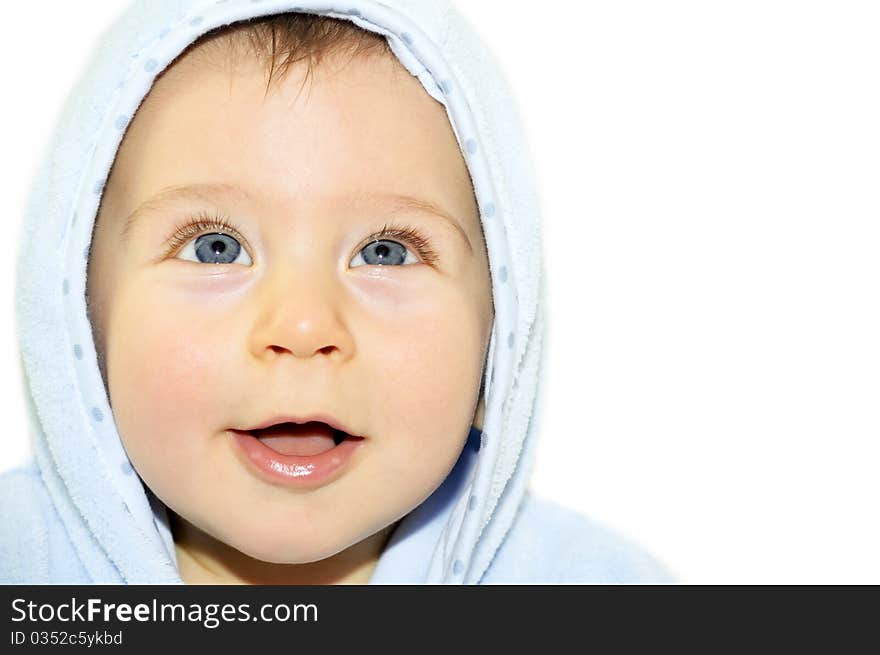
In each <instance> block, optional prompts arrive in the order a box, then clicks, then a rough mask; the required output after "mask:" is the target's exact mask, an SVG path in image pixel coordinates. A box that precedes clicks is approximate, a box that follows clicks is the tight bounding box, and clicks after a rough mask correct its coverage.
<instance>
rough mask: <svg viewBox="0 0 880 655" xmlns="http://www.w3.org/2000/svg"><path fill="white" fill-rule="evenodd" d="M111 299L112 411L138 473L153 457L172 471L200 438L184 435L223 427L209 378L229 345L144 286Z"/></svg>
mask: <svg viewBox="0 0 880 655" xmlns="http://www.w3.org/2000/svg"><path fill="white" fill-rule="evenodd" d="M117 300H118V302H117V303H116V306H115V307H114V313H113V315H112V317H111V322H110V326H109V331H108V334H107V368H108V385H109V387H110V388H109V395H110V402H111V406H112V408H113V414H114V418H115V419H116V422H117V426H118V428H119V432H120V435H121V437H122V439H123V442H124V444H125V447H126V450H127V451H128V453H129V455H130V456H131V458H132V460H133V461H134V462H135V464H136V468H138V470H139V471H140V472H144V471H145V470H148V467H149V466H150V464H151V463H155V464H157V466H156V473H157V474H158V473H161V474H163V475H168V474H171V475H176V474H178V473H181V472H182V470H181V471H178V467H181V468H182V467H183V465H184V461H185V460H186V455H187V454H189V455H194V454H197V453H196V451H197V450H198V449H200V448H203V447H204V445H205V444H204V440H200V439H193V438H189V439H188V438H186V437H187V436H188V435H192V434H195V433H197V432H201V433H204V432H205V430H206V427H208V426H210V427H216V429H217V430H218V431H220V430H222V429H224V428H225V427H228V426H227V425H224V424H223V419H224V418H226V417H225V416H224V415H223V414H220V413H219V409H220V408H219V407H218V405H219V402H218V400H217V398H218V395H217V393H216V391H217V385H216V382H215V380H216V374H217V369H218V357H222V354H223V353H224V352H228V347H226V348H224V347H223V344H222V343H220V341H221V337H222V335H219V334H212V332H211V331H210V329H207V328H206V326H204V325H201V324H200V322H199V321H197V320H196V318H195V312H193V311H187V310H186V309H185V308H183V307H169V306H168V303H167V301H162V300H160V299H158V298H151V297H150V296H149V294H148V293H138V292H134V293H128V294H126V295H125V296H123V297H121V298H118V299H117ZM159 307H162V308H163V309H157V308H159ZM159 462H161V466H159V465H158V464H159ZM145 467H147V468H146V469H145Z"/></svg>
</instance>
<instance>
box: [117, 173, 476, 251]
mask: <svg viewBox="0 0 880 655" xmlns="http://www.w3.org/2000/svg"><path fill="white" fill-rule="evenodd" d="M230 196H238V197H248V194H247V193H246V192H245V191H244V190H243V189H242V188H240V187H238V186H236V185H234V184H223V183H220V184H186V185H181V186H173V187H168V188H166V189H163V190H162V191H160V192H159V193H157V194H156V195H154V196H153V197H152V198H149V199H148V200H146V201H144V202H143V203H141V204H140V205H138V207H137V208H136V209H135V210H134V211H132V212H131V213H130V214H129V215H128V216H127V217H126V218H125V222H124V224H123V226H122V239H123V240H127V239H128V238H129V234H130V232H131V229H132V227H133V226H134V224H135V223H136V222H137V221H138V219H139V218H140V217H141V216H142V215H143V214H147V213H149V212H152V211H159V210H162V209H165V208H166V207H168V206H170V205H174V204H175V203H178V202H182V201H185V200H192V199H193V198H195V199H198V200H204V201H206V202H214V201H216V199H217V198H218V197H230ZM356 197H358V198H361V199H363V200H364V201H366V202H368V203H369V204H371V205H373V206H377V207H378V206H382V205H385V206H388V207H391V208H393V209H397V210H399V211H409V212H416V213H419V214H422V215H424V216H429V217H432V218H438V219H442V220H443V221H445V222H447V223H449V225H450V226H452V227H453V228H454V229H455V230H456V232H457V233H458V234H459V236H461V238H462V239H464V242H465V244H466V245H467V247H468V249H469V250H470V251H471V252H473V251H474V247H473V244H472V243H471V240H470V239H469V238H468V235H467V233H466V232H465V231H464V228H463V227H462V226H461V224H460V223H459V222H458V221H457V220H456V219H455V217H454V216H453V215H452V214H450V213H449V212H447V211H445V210H444V209H443V208H441V207H439V206H438V205H436V204H435V203H433V202H431V201H430V200H426V199H422V198H416V197H414V196H410V195H406V194H399V193H378V192H362V193H358V194H357V195H356Z"/></svg>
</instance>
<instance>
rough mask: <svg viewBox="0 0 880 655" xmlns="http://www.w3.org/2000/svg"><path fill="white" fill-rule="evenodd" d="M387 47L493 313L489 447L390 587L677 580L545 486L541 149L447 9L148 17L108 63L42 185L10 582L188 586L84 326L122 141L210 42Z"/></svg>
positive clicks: (3, 545)
mask: <svg viewBox="0 0 880 655" xmlns="http://www.w3.org/2000/svg"><path fill="white" fill-rule="evenodd" d="M289 11H293V12H307V13H315V14H324V15H328V16H332V17H335V18H340V19H344V20H349V21H352V22H353V23H355V24H357V25H359V26H360V27H362V28H364V29H366V30H371V31H373V32H377V33H379V34H382V35H384V36H385V37H386V38H387V40H388V42H389V45H390V47H391V49H392V51H393V53H394V54H395V55H396V56H397V57H398V58H399V60H400V61H401V63H402V64H403V65H404V66H405V67H406V69H407V70H408V71H409V72H410V73H412V75H414V76H416V77H417V78H418V80H419V81H420V82H421V84H422V86H423V87H424V89H425V91H426V92H427V93H428V94H430V95H431V96H432V97H433V98H434V99H435V100H437V101H438V102H440V103H442V104H443V105H444V106H445V108H446V113H447V115H448V117H449V120H450V123H451V125H452V128H453V131H454V133H455V135H456V137H457V139H458V143H459V145H460V148H461V152H462V155H463V156H464V158H465V161H466V163H467V166H468V170H469V172H470V175H471V180H472V182H473V186H474V190H475V194H476V198H477V200H478V205H479V209H480V214H481V221H482V226H483V231H484V234H485V239H486V243H487V247H488V252H489V260H490V268H491V277H492V291H493V297H494V303H495V323H494V326H493V331H492V336H491V342H490V349H489V356H488V361H487V365H486V367H485V370H484V371H483V376H484V377H483V384H484V386H485V398H486V411H485V419H484V424H483V431H482V432H480V431H479V430H476V429H472V431H471V434H470V439H469V441H468V443H467V445H466V447H465V448H464V450H463V451H462V453H461V456H460V458H459V460H458V463H457V464H456V466H455V468H454V469H453V471H452V472H451V473H450V475H449V476H448V478H447V479H446V480H445V482H444V483H443V484H442V485H441V486H440V487H439V488H438V489H437V490H436V491H435V493H434V494H433V495H431V496H430V497H429V498H428V499H427V500H425V501H424V502H423V503H422V504H421V505H420V506H418V507H417V508H415V509H414V510H413V511H412V512H411V513H410V514H408V515H407V516H406V517H405V518H404V520H403V521H402V523H401V524H400V525H399V526H398V528H397V529H396V530H395V532H394V533H393V535H392V537H391V539H390V541H389V543H388V544H387V546H386V548H385V550H384V552H383V554H382V556H381V558H380V560H379V563H378V566H377V568H376V569H375V572H374V574H373V577H372V579H371V581H370V582H371V583H372V584H383V583H442V584H451V583H465V584H475V583H513V582H522V583H567V582H660V581H670V580H672V578H671V576H670V575H669V574H668V572H667V571H666V570H665V569H664V568H663V567H662V566H661V565H660V564H658V563H657V561H656V560H654V559H653V558H652V557H650V556H649V555H647V554H645V553H644V552H643V551H642V550H640V549H639V548H638V547H636V546H635V545H633V544H632V543H630V542H628V541H626V540H624V539H622V538H620V537H618V536H616V535H615V534H614V533H613V532H611V531H609V530H607V529H605V528H603V527H602V526H601V525H599V524H597V523H594V522H592V521H590V520H588V519H587V518H585V517H582V516H580V515H578V514H576V513H574V512H573V511H570V510H568V509H565V508H563V507H562V506H560V505H557V504H555V503H553V502H550V501H548V500H545V499H540V498H537V497H535V495H534V494H533V493H532V492H530V491H529V490H528V488H527V484H528V480H529V473H530V469H531V466H532V461H533V457H534V451H535V443H536V439H537V437H538V433H539V430H540V415H541V398H542V396H541V386H540V385H541V381H542V380H543V378H544V373H545V371H544V362H545V357H544V355H543V348H544V333H545V306H544V297H545V294H544V286H545V282H544V275H543V264H542V251H541V229H540V212H539V206H538V199H537V196H536V192H535V176H534V175H533V172H532V169H531V167H530V162H529V161H528V159H527V157H526V156H525V153H527V152H528V147H527V144H526V141H525V137H524V133H523V130H522V127H521V124H520V120H519V117H518V116H517V113H516V109H515V106H514V104H513V102H512V101H511V94H510V92H509V90H508V88H507V86H506V82H505V80H504V78H503V76H502V74H501V72H500V70H499V68H498V66H497V65H496V64H495V62H494V61H493V59H492V58H491V56H490V54H489V52H488V51H487V49H486V48H485V46H484V45H483V44H482V43H481V42H480V40H479V38H478V37H477V36H476V34H475V32H474V31H473V29H472V28H471V27H470V26H469V25H468V24H467V23H466V22H465V20H464V19H463V18H462V17H461V16H460V15H459V14H458V13H457V12H456V11H455V10H454V8H453V6H452V5H450V4H449V3H448V2H447V0H382V1H374V0H337V1H335V2H326V1H308V0H297V1H296V2H291V1H290V0H262V1H260V0H219V1H217V0H212V1H210V2H205V1H204V0H202V1H196V0H190V1H186V0H144V1H140V2H135V3H134V4H132V6H131V7H130V9H129V10H128V11H127V13H125V14H124V15H123V16H122V18H121V19H120V20H119V21H118V22H117V24H115V25H114V26H113V27H112V29H110V30H109V31H108V32H107V33H106V35H105V37H104V39H103V41H102V43H101V44H100V47H99V48H98V49H97V50H96V52H95V54H94V57H93V60H92V62H91V65H90V67H89V69H88V71H87V73H86V75H85V77H84V78H83V79H82V81H81V83H80V84H79V85H78V86H77V88H76V89H75V90H74V92H73V93H72V95H71V97H70V99H69V102H68V104H67V106H66V109H65V111H64V113H63V116H62V119H61V121H60V124H59V126H58V128H57V130H56V132H55V133H54V135H53V139H52V142H51V144H50V147H49V150H48V152H47V156H46V159H45V162H44V163H43V165H42V167H41V168H40V169H39V171H38V174H37V179H36V184H35V187H34V189H33V192H32V195H31V198H30V202H29V205H28V209H27V215H26V219H25V224H24V230H23V232H22V238H23V241H22V244H21V245H20V249H19V253H18V267H17V287H16V321H17V323H16V328H17V335H18V340H19V344H20V351H21V363H22V367H21V373H22V375H23V376H24V383H25V384H24V388H25V390H26V394H27V398H26V403H27V407H28V415H29V421H30V439H31V444H32V451H33V459H32V461H31V462H30V463H29V464H28V465H26V466H24V467H22V468H20V469H17V470H14V471H11V472H8V473H6V474H5V475H3V476H2V477H0V510H2V512H0V516H2V526H0V581H2V582H12V583H47V582H48V583H78V582H95V583H182V580H181V577H180V575H179V573H178V568H177V562H176V559H175V550H174V543H173V538H172V535H171V533H170V530H169V527H168V515H167V511H166V508H165V507H164V505H163V504H162V503H161V502H160V501H158V500H157V498H156V497H155V496H154V495H153V494H152V492H151V491H150V490H149V489H148V488H145V486H144V484H143V482H142V481H141V480H140V478H139V477H138V475H136V473H135V472H134V470H133V469H132V466H131V463H130V462H129V459H128V457H127V456H126V452H125V450H124V448H123V447H122V442H121V440H120V438H119V434H118V431H117V427H116V424H115V422H114V417H113V413H112V411H111V408H110V405H109V402H108V395H107V391H106V389H105V387H104V385H103V381H102V378H101V375H100V371H99V367H98V363H97V357H96V352H95V346H94V341H93V337H92V331H91V325H90V323H89V320H88V316H87V313H86V299H85V289H86V273H87V267H86V264H87V260H88V256H89V247H90V241H91V234H92V228H93V224H94V221H95V217H96V213H97V210H98V207H99V203H100V200H101V195H102V191H103V189H104V185H105V181H106V179H107V177H108V174H109V171H110V168H111V166H112V164H113V161H114V158H115V155H116V150H117V148H118V146H119V144H120V141H121V139H122V136H123V133H124V131H125V129H126V127H127V125H128V123H129V121H130V120H131V119H132V117H133V116H134V114H135V112H136V110H137V108H138V106H139V104H140V103H141V101H142V99H143V98H144V96H145V95H146V94H147V93H148V92H149V90H150V88H151V85H152V83H153V81H154V79H155V78H156V76H157V75H158V74H159V73H160V72H161V71H162V70H163V69H164V68H165V67H166V66H167V65H168V64H169V63H171V62H172V61H173V60H174V59H175V58H176V57H177V56H178V55H179V54H180V53H181V52H182V51H183V50H184V49H185V48H186V47H187V46H188V45H189V44H190V43H192V42H193V41H194V40H195V39H197V38H198V37H199V36H201V35H202V34H204V33H205V32H207V31H209V30H211V29H213V28H215V27H219V26H224V25H228V24H230V23H233V22H236V21H240V20H243V19H247V18H251V17H255V16H261V15H268V14H276V13H282V12H289Z"/></svg>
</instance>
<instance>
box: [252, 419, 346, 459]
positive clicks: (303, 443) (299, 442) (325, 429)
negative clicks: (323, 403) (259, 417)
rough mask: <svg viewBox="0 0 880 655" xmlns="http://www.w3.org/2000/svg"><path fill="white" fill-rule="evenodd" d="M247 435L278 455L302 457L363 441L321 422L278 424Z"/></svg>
mask: <svg viewBox="0 0 880 655" xmlns="http://www.w3.org/2000/svg"><path fill="white" fill-rule="evenodd" d="M247 434H250V435H251V436H253V437H254V438H256V439H258V440H259V441H260V442H261V443H263V444H264V445H265V446H266V447H268V448H271V449H272V450H274V451H275V452H277V453H280V454H282V455H297V456H300V457H302V456H309V455H320V454H321V453H325V452H327V451H328V450H332V449H333V448H335V447H336V446H338V445H339V444H341V443H342V442H343V441H346V440H349V439H358V440H359V439H363V437H355V436H352V435H350V434H348V433H346V432H343V431H342V430H337V429H336V428H334V427H332V426H330V425H327V424H326V423H323V422H321V421H309V422H308V423H292V422H285V423H277V424H275V425H272V426H270V427H268V428H263V429H260V430H247Z"/></svg>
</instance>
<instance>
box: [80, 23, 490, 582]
mask: <svg viewBox="0 0 880 655" xmlns="http://www.w3.org/2000/svg"><path fill="white" fill-rule="evenodd" d="M383 229H384V230H385V233H384V234H383ZM88 271H89V274H88V303H89V314H90V319H91V322H92V326H93V330H94V336H95V345H96V348H97V350H98V354H99V364H100V368H101V372H102V374H103V376H104V381H105V384H106V385H107V390H108V395H109V398H110V402H111V406H112V409H113V415H114V418H115V420H116V424H117V427H118V429H119V433H120V435H121V437H122V440H123V442H124V445H125V448H126V451H127V452H128V455H129V457H130V459H131V461H132V463H133V465H134V467H135V468H136V470H137V472H138V474H139V475H140V476H141V478H142V479H143V480H144V482H145V484H146V485H147V486H148V487H149V488H150V489H151V490H152V491H153V493H155V495H156V496H157V497H158V498H159V499H161V500H162V501H163V502H164V503H165V504H166V505H167V506H168V507H169V509H171V510H172V511H173V513H174V514H173V515H172V516H174V515H177V516H176V517H174V520H175V538H176V540H177V541H178V546H179V551H178V552H179V555H181V554H183V555H184V556H186V557H189V556H190V555H193V553H194V552H196V551H199V550H201V551H202V552H210V553H212V554H215V555H216V554H217V553H219V552H221V551H222V550H223V549H224V548H226V549H228V548H229V547H231V548H232V549H234V551H238V552H240V553H243V554H244V555H246V556H247V557H248V558H252V560H256V561H260V562H271V563H277V564H303V563H309V562H320V561H321V560H327V558H331V557H333V556H337V557H336V559H337V560H339V561H343V560H344V561H345V562H347V564H346V563H342V564H340V565H339V567H338V570H339V571H351V570H353V567H354V566H355V565H353V564H352V563H353V562H355V563H358V562H360V563H367V562H370V561H373V560H374V559H375V556H377V555H378V553H379V552H380V551H381V548H382V547H383V546H384V542H385V540H386V539H387V536H388V533H389V531H390V528H391V527H393V525H394V524H395V523H396V522H397V521H398V520H399V519H401V518H402V517H403V516H405V515H406V514H407V513H409V512H410V511H411V510H412V509H414V508H415V507H416V506H418V505H419V504H420V503H421V502H422V501H423V500H425V499H426V498H427V497H428V496H429V495H430V494H431V493H432V492H433V491H434V490H435V489H436V488H437V487H438V486H439V485H440V484H441V483H442V482H443V480H444V479H445V478H446V476H447V474H448V473H449V472H450V470H451V469H452V467H453V465H454V464H455V462H456V460H457V458H458V457H459V454H460V453H461V451H462V447H463V445H464V443H465V441H466V439H467V437H468V433H469V428H470V426H471V425H472V424H475V425H477V426H478V427H479V425H480V421H481V414H482V398H481V393H480V389H481V385H480V382H481V377H482V372H483V364H484V361H485V358H486V352H487V348H488V343H489V336H490V331H491V327H492V322H493V318H494V315H493V308H492V291H491V283H490V275H489V266H488V258H487V254H486V249H485V244H484V240H483V234H482V230H481V226H480V220H479V212H478V208H477V203H476V199H475V197H474V192H473V188H472V185H471V181H470V177H469V174H468V169H467V166H466V164H465V161H464V159H463V157H462V154H461V151H460V149H459V146H458V144H457V142H456V139H455V135H454V133H453V131H452V127H451V125H450V123H449V120H448V119H447V116H446V112H445V109H444V107H443V106H442V105H441V104H440V103H438V102H437V101H435V100H434V99H433V98H431V97H430V96H429V95H428V94H427V93H426V91H425V90H424V88H423V87H422V85H421V83H420V82H419V81H418V80H417V79H416V78H415V77H413V76H412V75H411V74H410V73H409V72H408V71H407V70H406V69H405V68H404V67H403V66H402V65H401V64H400V63H399V62H398V60H397V59H396V57H395V56H394V55H393V54H392V53H391V52H390V50H389V49H388V47H387V45H386V42H385V40H384V38H383V37H380V36H377V35H374V34H371V33H369V32H364V31H361V30H360V29H359V28H357V27H355V26H354V25H352V24H350V23H347V22H343V21H334V20H332V19H327V18H317V17H313V16H306V15H297V16H292V17H290V16H288V17H273V18H271V19H268V20H266V19H264V20H260V21H253V22H249V23H246V24H239V25H236V26H233V27H232V28H227V29H225V30H224V31H222V32H219V33H213V34H211V35H209V36H208V38H205V39H202V40H200V41H199V42H197V43H196V44H195V45H194V46H193V47H191V48H189V49H188V50H187V51H186V52H185V53H184V54H183V55H182V56H181V57H180V58H179V59H178V60H177V61H176V62H175V63H174V64H173V65H172V66H171V67H170V68H169V69H168V70H166V71H165V72H164V74H163V75H162V76H161V77H160V78H159V79H158V81H157V82H156V84H155V86H154V87H153V89H152V91H151V92H150V94H149V96H148V97H147V98H146V100H145V101H144V103H143V104H142V105H141V107H140V109H139V111H138V112H137V114H136V116H135V118H134V119H133V121H132V122H131V124H130V126H129V128H128V131H127V133H126V135H125V138H124V140H123V142H122V145H121V146H120V148H119V151H118V154H117V157H116V162H115V164H114V167H113V171H112V173H111V175H110V178H109V180H108V183H107V186H106V189H105V193H104V198H103V200H102V206H101V210H100V212H99V215H98V218H97V222H96V226H95V231H94V237H93V240H92V247H91V254H90V259H89V268H88ZM316 415H320V416H322V417H324V419H325V420H327V421H329V420H331V419H333V420H335V421H336V422H338V423H340V424H341V425H342V426H345V428H346V429H347V430H348V431H349V432H351V433H352V434H353V435H357V436H361V437H363V438H362V439H360V440H355V439H349V440H347V442H346V443H344V444H342V445H340V446H339V447H338V449H337V453H339V456H338V457H337V455H336V454H330V455H329V456H325V457H324V458H323V460H326V462H324V463H326V464H327V466H329V467H330V468H331V469H333V470H330V471H329V473H328V472H325V474H324V475H323V477H322V478H321V479H317V480H316V479H315V477H316V476H318V475H319V473H320V472H319V471H318V470H317V469H309V468H308V466H306V467H305V468H301V469H295V468H294V467H290V466H283V465H281V464H284V462H291V461H296V460H291V459H288V458H287V456H284V455H281V456H279V457H276V458H275V459H276V463H275V464H274V465H273V464H271V462H270V463H268V468H261V467H260V466H259V465H258V464H257V463H255V460H254V459H252V458H257V457H258V456H259V454H260V452H262V453H263V454H265V453H266V451H265V449H263V450H260V449H261V448H263V446H260V445H259V442H258V441H257V440H256V439H255V438H254V437H252V436H243V435H241V434H240V433H238V432H237V431H236V430H242V429H247V428H253V427H257V426H260V425H262V424H265V423H267V422H272V421H274V420H276V419H278V418H279V417H299V418H307V417H311V416H316ZM288 427H290V426H288ZM311 427H316V426H314V425H312V426H311ZM316 429H317V428H316ZM327 439H328V437H327V436H322V435H321V432H320V430H318V431H317V432H315V434H314V437H313V438H311V439H308V438H306V437H302V436H297V437H290V438H288V439H286V440H285V439H283V438H282V439H275V440H274V441H273V440H272V439H265V440H264V443H265V444H269V445H272V446H274V447H275V448H277V449H279V450H281V451H285V452H288V453H290V452H299V453H308V452H310V451H311V450H314V451H320V450H322V449H325V448H326V447H327V446H328V445H332V443H331V444H328V443H327ZM345 449H347V450H348V451H350V453H349V456H348V457H347V458H346V457H343V456H342V452H343V450H345ZM302 456H303V457H305V458H306V459H308V458H309V456H310V455H302ZM340 458H341V467H338V468H334V467H336V466H337V465H338V463H339V462H338V461H336V460H339V459H340ZM279 462H280V464H279ZM266 463H267V462H266V461H264V464H266ZM273 467H274V470H272V468H273ZM319 468H320V467H319ZM299 474H304V475H299ZM177 517H179V519H178V518H177ZM184 543H186V545H187V548H189V549H191V552H188V553H186V554H184V553H182V551H181V550H180V546H181V544H184ZM229 552H233V551H229ZM337 554H338V555H337ZM358 565H359V564H358ZM182 566H183V564H182Z"/></svg>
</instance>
